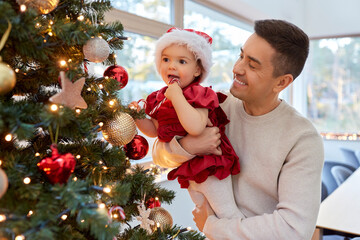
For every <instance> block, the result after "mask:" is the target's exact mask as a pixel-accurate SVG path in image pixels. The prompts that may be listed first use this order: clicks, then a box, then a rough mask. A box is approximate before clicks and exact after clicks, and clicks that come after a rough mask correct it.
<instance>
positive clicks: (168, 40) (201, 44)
mask: <svg viewBox="0 0 360 240" xmlns="http://www.w3.org/2000/svg"><path fill="white" fill-rule="evenodd" d="M172 44H178V45H186V46H187V48H188V49H189V50H190V51H191V52H192V53H194V55H195V58H196V60H198V59H200V60H201V64H202V66H203V68H204V71H203V73H202V74H201V78H200V79H199V81H203V80H204V79H205V78H206V77H207V76H208V75H209V72H210V68H211V66H212V51H211V44H212V38H211V37H210V36H209V35H207V34H206V33H204V32H200V31H195V30H193V29H180V28H175V27H172V28H170V29H169V30H168V31H167V32H166V33H165V34H164V35H162V36H161V37H160V38H159V39H158V40H157V42H156V47H155V65H156V69H157V71H158V72H160V63H161V54H162V52H163V51H164V49H165V48H167V47H169V46H170V45H172Z"/></svg>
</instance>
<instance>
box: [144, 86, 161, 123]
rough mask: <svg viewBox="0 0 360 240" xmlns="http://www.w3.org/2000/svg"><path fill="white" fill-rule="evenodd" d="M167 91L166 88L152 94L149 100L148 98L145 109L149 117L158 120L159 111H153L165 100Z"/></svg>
mask: <svg viewBox="0 0 360 240" xmlns="http://www.w3.org/2000/svg"><path fill="white" fill-rule="evenodd" d="M165 90H166V87H164V88H162V89H160V90H158V91H155V92H152V93H151V94H150V95H149V96H148V97H147V98H146V107H145V113H146V114H147V115H149V116H150V117H152V118H154V119H157V111H155V112H153V113H152V114H150V113H151V111H152V110H153V109H154V108H155V107H156V106H157V105H158V104H159V103H160V102H161V101H162V100H163V99H164V98H165V95H164V92H165Z"/></svg>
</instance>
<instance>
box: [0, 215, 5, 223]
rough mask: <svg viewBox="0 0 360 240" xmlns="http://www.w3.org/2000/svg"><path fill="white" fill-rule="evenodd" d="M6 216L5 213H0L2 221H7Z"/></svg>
mask: <svg viewBox="0 0 360 240" xmlns="http://www.w3.org/2000/svg"><path fill="white" fill-rule="evenodd" d="M5 221H6V216H5V215H4V214H0V222H5Z"/></svg>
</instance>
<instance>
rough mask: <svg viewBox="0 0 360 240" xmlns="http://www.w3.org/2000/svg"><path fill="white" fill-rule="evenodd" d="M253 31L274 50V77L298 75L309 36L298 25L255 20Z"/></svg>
mask: <svg viewBox="0 0 360 240" xmlns="http://www.w3.org/2000/svg"><path fill="white" fill-rule="evenodd" d="M254 30H255V33H256V34H257V35H258V36H260V37H261V38H263V39H265V40H266V41H267V42H268V43H269V44H270V45H271V46H272V47H273V48H274V49H275V51H276V55H275V56H274V58H273V66H274V73H273V75H274V77H278V76H281V75H284V74H292V75H293V77H294V79H295V78H296V77H297V76H299V75H300V73H301V71H302V70H303V68H304V65H305V61H306V59H307V57H308V55H309V37H308V36H307V35H306V33H304V31H303V30H301V29H300V28H299V27H297V26H295V25H294V24H292V23H289V22H287V21H284V20H275V19H267V20H259V21H255V27H254Z"/></svg>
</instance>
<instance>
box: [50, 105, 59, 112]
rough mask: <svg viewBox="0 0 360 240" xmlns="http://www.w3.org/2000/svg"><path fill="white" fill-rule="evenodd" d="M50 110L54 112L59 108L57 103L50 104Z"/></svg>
mask: <svg viewBox="0 0 360 240" xmlns="http://www.w3.org/2000/svg"><path fill="white" fill-rule="evenodd" d="M50 110H51V111H53V112H56V111H57V110H59V107H58V105H56V104H52V105H51V106H50Z"/></svg>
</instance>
